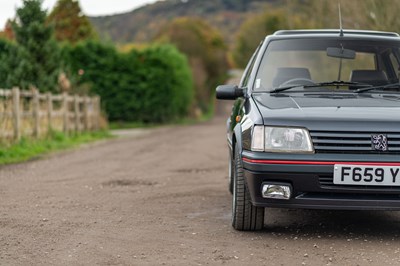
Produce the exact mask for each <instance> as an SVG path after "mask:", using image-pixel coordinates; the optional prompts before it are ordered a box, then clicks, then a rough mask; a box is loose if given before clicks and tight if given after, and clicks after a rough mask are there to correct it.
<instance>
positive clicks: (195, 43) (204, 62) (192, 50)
mask: <svg viewBox="0 0 400 266" xmlns="http://www.w3.org/2000/svg"><path fill="white" fill-rule="evenodd" d="M156 40H157V41H159V42H164V43H172V44H174V45H175V46H176V47H177V48H178V49H179V51H181V52H182V53H184V54H185V55H186V56H187V57H188V59H189V63H190V67H191V69H192V75H193V80H194V84H195V100H196V105H197V107H199V108H200V110H201V111H202V112H206V111H208V108H209V106H210V100H211V96H212V95H213V92H214V89H215V86H216V85H217V84H218V83H220V82H222V81H223V79H224V78H225V75H226V74H227V71H228V68H229V65H228V60H227V54H226V50H227V47H226V45H225V43H224V40H223V38H222V36H221V34H220V33H219V32H218V31H217V30H215V29H213V28H212V27H211V26H210V25H208V24H207V23H206V22H204V21H203V20H201V19H197V18H178V19H175V20H173V21H172V22H171V23H169V24H168V25H166V26H165V27H164V28H163V29H162V30H161V31H160V32H159V34H158V36H157V37H156Z"/></svg>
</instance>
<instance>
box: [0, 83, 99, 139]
mask: <svg viewBox="0 0 400 266" xmlns="http://www.w3.org/2000/svg"><path fill="white" fill-rule="evenodd" d="M99 127H100V97H98V96H95V97H88V96H78V95H69V94H67V93H64V94H60V95H54V94H51V93H46V94H41V93H39V91H38V90H37V89H32V90H29V91H22V90H20V89H19V88H13V89H12V90H4V89H0V138H2V139H4V138H9V139H10V138H12V139H15V140H19V139H20V138H21V136H33V137H36V138H38V137H40V136H44V135H46V134H47V133H48V132H49V131H52V130H54V131H63V132H73V131H76V132H77V131H90V130H96V129H99Z"/></svg>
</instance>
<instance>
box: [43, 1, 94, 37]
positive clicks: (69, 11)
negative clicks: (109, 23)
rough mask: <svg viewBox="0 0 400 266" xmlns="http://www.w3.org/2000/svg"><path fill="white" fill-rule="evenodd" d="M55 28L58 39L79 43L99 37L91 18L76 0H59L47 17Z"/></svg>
mask: <svg viewBox="0 0 400 266" xmlns="http://www.w3.org/2000/svg"><path fill="white" fill-rule="evenodd" d="M47 21H48V23H49V24H52V25H53V26H54V29H55V36H56V39H57V40H58V41H68V42H70V43H73V44H74V43H77V42H79V41H82V40H88V39H93V38H97V34H96V32H95V30H94V28H93V27H92V24H91V23H90V21H89V19H88V18H87V17H86V16H85V15H83V14H82V10H81V8H80V6H79V2H78V1H76V0H59V1H58V2H57V4H56V6H55V7H54V9H53V11H52V12H51V13H50V15H49V16H48V18H47Z"/></svg>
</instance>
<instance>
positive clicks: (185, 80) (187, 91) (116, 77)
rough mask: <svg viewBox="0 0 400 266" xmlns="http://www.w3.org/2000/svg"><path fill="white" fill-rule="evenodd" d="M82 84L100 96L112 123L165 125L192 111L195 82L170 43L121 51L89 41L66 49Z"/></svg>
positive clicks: (65, 51)
mask: <svg viewBox="0 0 400 266" xmlns="http://www.w3.org/2000/svg"><path fill="white" fill-rule="evenodd" d="M63 50H64V51H63V54H64V58H65V60H66V62H67V65H69V67H70V70H71V71H72V73H78V72H79V70H83V71H84V74H83V75H81V76H80V77H79V79H78V84H80V85H81V86H84V85H85V84H86V85H89V86H90V91H92V92H93V93H96V94H99V95H100V96H101V98H102V101H103V106H104V108H105V111H106V112H107V115H108V117H109V119H110V120H111V121H129V122H144V123H163V122H168V121H172V120H174V119H177V118H181V117H184V116H186V115H187V112H188V110H189V106H190V104H191V101H192V98H193V82H192V76H191V72H190V68H189V65H188V62H187V59H186V57H185V56H184V55H182V54H181V53H180V52H178V50H177V49H176V48H175V47H173V46H170V45H160V46H154V47H150V48H147V49H144V50H141V51H138V50H132V51H131V52H129V53H120V52H118V51H117V50H116V49H115V48H114V47H113V46H109V45H104V44H100V43H98V42H93V41H89V42H85V43H81V44H78V45H77V46H74V47H71V46H66V47H64V49H63Z"/></svg>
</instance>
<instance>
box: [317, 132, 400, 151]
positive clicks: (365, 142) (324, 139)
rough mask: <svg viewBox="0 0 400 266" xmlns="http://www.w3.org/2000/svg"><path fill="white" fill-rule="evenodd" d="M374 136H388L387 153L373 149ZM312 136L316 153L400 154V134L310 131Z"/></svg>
mask: <svg viewBox="0 0 400 266" xmlns="http://www.w3.org/2000/svg"><path fill="white" fill-rule="evenodd" d="M372 134H384V135H386V136H387V139H388V150H387V151H384V152H382V151H377V150H375V149H373V147H372V143H371V135H372ZM310 135H311V139H312V142H313V144H314V150H315V152H316V153H352V154H354V153H356V154H365V153H372V154H400V132H398V133H397V132H396V133H385V132H342V131H310Z"/></svg>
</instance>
